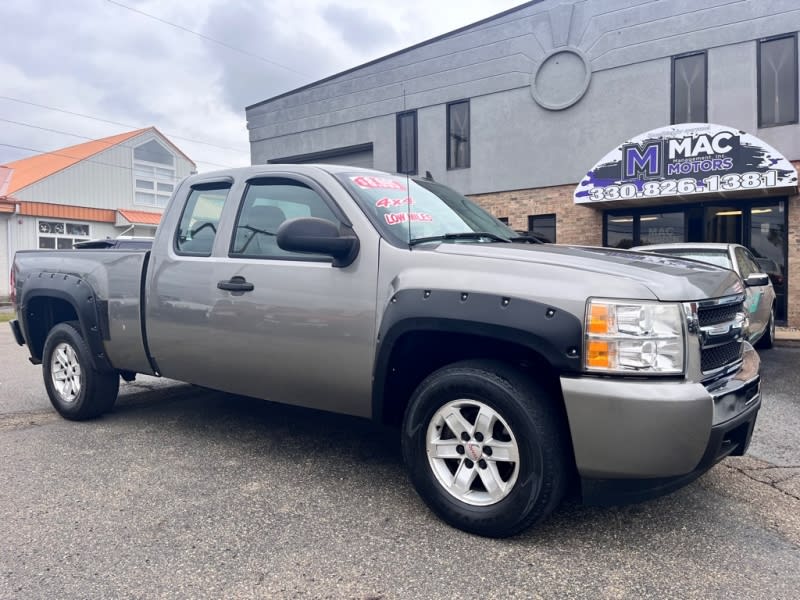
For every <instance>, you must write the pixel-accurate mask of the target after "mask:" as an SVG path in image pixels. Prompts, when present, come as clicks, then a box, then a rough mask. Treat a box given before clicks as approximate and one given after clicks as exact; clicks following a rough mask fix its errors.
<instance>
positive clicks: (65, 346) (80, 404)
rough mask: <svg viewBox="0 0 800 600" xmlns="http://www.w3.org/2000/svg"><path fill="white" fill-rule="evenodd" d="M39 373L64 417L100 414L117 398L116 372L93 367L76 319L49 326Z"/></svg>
mask: <svg viewBox="0 0 800 600" xmlns="http://www.w3.org/2000/svg"><path fill="white" fill-rule="evenodd" d="M42 375H43V376H44V386H45V388H46V389H47V395H48V396H49V397H50V403H51V404H52V405H53V408H55V409H56V410H57V411H58V413H59V414H60V415H61V416H62V417H64V418H65V419H69V420H71V421H83V420H86V419H93V418H95V417H99V416H100V415H102V414H103V413H105V412H108V411H109V410H111V408H112V407H113V406H114V402H116V400H117V393H118V392H119V375H118V374H117V373H101V372H99V371H97V370H95V369H94V368H93V367H92V361H91V352H90V350H89V346H88V345H87V344H86V341H85V340H84V339H83V336H82V335H81V333H80V324H78V323H77V322H75V321H70V322H67V323H59V324H58V325H56V326H55V327H53V328H52V329H51V330H50V333H49V334H48V335H47V340H46V341H45V343H44V352H43V353H42Z"/></svg>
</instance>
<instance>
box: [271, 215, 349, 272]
mask: <svg viewBox="0 0 800 600" xmlns="http://www.w3.org/2000/svg"><path fill="white" fill-rule="evenodd" d="M276 237H277V242H278V247H279V248H281V249H282V250H286V251H288V252H306V253H310V254H326V255H328V256H331V257H333V266H334V267H346V266H348V265H350V264H352V262H353V261H354V260H355V258H356V256H357V255H358V238H357V237H356V236H355V235H352V234H350V235H348V234H347V233H345V234H342V233H341V232H340V230H339V227H338V226H337V225H336V224H334V223H332V222H331V221H328V220H326V219H317V218H315V217H299V218H296V219H289V220H288V221H285V222H284V223H283V224H282V225H281V226H280V227H279V228H278V232H277V236H276Z"/></svg>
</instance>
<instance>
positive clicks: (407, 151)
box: [397, 110, 417, 175]
mask: <svg viewBox="0 0 800 600" xmlns="http://www.w3.org/2000/svg"><path fill="white" fill-rule="evenodd" d="M397 172H398V173H405V174H408V175H416V173H417V111H415V110H411V111H408V112H404V113H400V114H399V115H397Z"/></svg>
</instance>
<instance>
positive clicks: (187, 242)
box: [175, 183, 230, 256]
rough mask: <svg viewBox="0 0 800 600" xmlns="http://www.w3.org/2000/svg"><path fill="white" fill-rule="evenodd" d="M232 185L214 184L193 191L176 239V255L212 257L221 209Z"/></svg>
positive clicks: (197, 187) (198, 187) (195, 188)
mask: <svg viewBox="0 0 800 600" xmlns="http://www.w3.org/2000/svg"><path fill="white" fill-rule="evenodd" d="M229 190H230V184H228V183H215V184H207V185H202V186H196V187H193V188H192V192H191V194H189V199H188V200H187V201H186V206H185V207H184V209H183V215H181V222H180V225H179V227H178V231H177V232H176V235H175V251H176V252H177V253H178V254H186V255H189V256H211V249H212V248H213V247H214V238H215V237H216V235H217V226H218V224H219V219H220V217H221V216H222V208H223V206H225V199H226V198H227V197H228V191H229Z"/></svg>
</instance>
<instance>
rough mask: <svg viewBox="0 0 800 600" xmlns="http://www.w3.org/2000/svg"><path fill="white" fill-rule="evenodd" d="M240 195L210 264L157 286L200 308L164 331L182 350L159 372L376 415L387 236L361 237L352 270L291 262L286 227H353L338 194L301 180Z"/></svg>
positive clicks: (322, 260) (187, 309) (326, 262)
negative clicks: (300, 221)
mask: <svg viewBox="0 0 800 600" xmlns="http://www.w3.org/2000/svg"><path fill="white" fill-rule="evenodd" d="M237 190H238V191H234V194H235V195H236V197H235V198H234V197H233V195H231V197H228V198H227V201H226V202H227V203H228V204H227V206H226V208H225V211H226V215H229V216H230V218H228V217H226V218H225V219H223V222H222V223H223V224H222V227H221V229H220V230H219V231H216V232H214V233H215V234H216V236H217V237H216V239H215V241H214V243H213V252H212V254H211V255H209V256H207V257H203V258H195V257H184V256H181V255H177V254H176V256H175V258H174V259H173V264H172V265H171V266H170V268H169V269H167V270H165V271H164V275H163V276H156V277H157V279H156V280H155V284H156V285H157V286H158V290H159V295H160V296H163V295H164V293H165V290H168V289H174V288H177V287H178V286H183V288H185V289H184V290H183V291H182V294H183V297H184V298H191V305H190V304H188V303H187V304H186V305H185V306H182V307H179V308H178V309H177V310H178V313H175V312H174V311H173V313H172V315H173V317H172V318H175V319H176V320H177V322H178V323H179V325H178V326H177V327H172V326H169V325H168V324H167V323H166V322H165V323H164V325H165V327H167V329H169V330H170V331H171V332H172V333H171V336H172V338H173V339H172V344H173V346H175V347H176V348H174V349H171V350H167V351H166V354H163V353H162V356H168V357H169V359H168V360H166V359H165V358H159V357H157V360H158V364H159V367H161V370H162V371H163V373H164V374H165V375H167V376H170V377H175V378H177V379H181V380H184V381H191V382H193V383H198V384H201V385H205V386H208V387H212V388H216V389H222V390H226V391H230V392H234V393H239V394H244V395H248V396H255V397H260V398H265V399H270V400H274V401H278V402H285V403H289V404H299V405H304V406H311V407H315V408H321V409H324V410H332V411H336V412H344V413H349V414H356V415H361V416H369V414H370V412H371V403H370V400H371V383H372V381H371V377H372V376H371V373H372V363H373V357H374V348H375V346H374V340H375V322H376V316H375V313H376V287H375V286H376V285H377V272H378V249H377V236H359V237H360V240H361V242H362V245H361V250H360V252H359V256H358V257H357V258H356V260H355V261H354V262H353V264H351V265H350V266H348V267H345V268H337V267H333V266H332V264H331V263H332V261H331V259H330V258H329V257H326V256H319V255H309V254H299V253H293V252H287V251H285V250H282V249H280V248H279V247H278V245H277V242H276V239H275V233H276V231H277V229H278V227H279V226H280V224H281V223H282V222H284V221H285V220H287V219H292V218H298V217H317V218H323V219H327V220H330V221H333V222H334V223H337V224H339V225H340V226H347V225H349V224H350V223H349V221H348V219H347V217H346V216H345V214H344V213H343V212H342V211H341V209H340V208H339V207H338V205H337V204H336V203H335V201H334V200H333V198H332V196H331V195H330V194H329V193H328V192H326V190H325V189H324V188H323V187H322V186H320V185H319V184H317V183H316V182H315V181H314V180H312V179H310V178H307V177H302V176H299V175H291V174H287V175H281V176H269V177H262V178H258V179H253V180H251V181H248V182H247V183H246V185H244V186H241V187H239V186H237ZM179 234H180V232H179ZM356 234H358V232H357V231H356ZM373 244H374V246H375V247H372V245H373ZM199 263H202V264H199ZM200 271H202V272H200ZM170 320H171V319H170ZM165 342H166V340H162V343H165ZM177 347H180V351H178V350H177ZM159 352H161V351H159ZM165 360H166V362H165Z"/></svg>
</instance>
